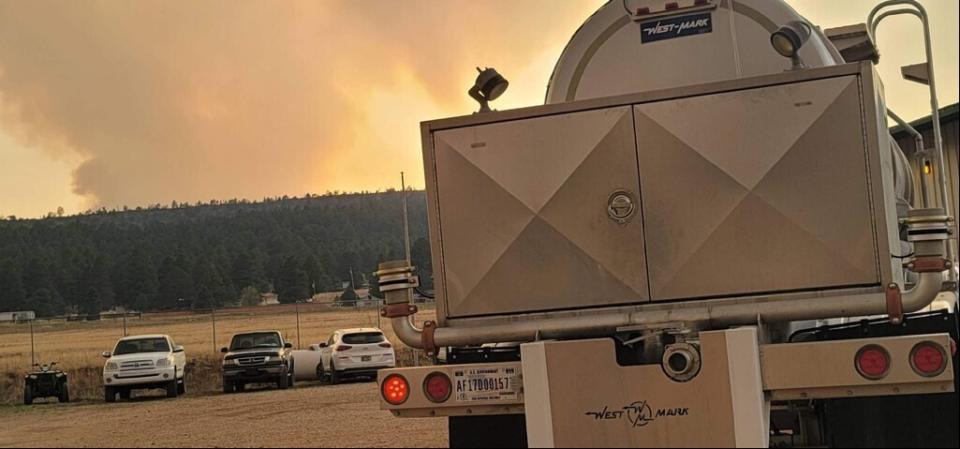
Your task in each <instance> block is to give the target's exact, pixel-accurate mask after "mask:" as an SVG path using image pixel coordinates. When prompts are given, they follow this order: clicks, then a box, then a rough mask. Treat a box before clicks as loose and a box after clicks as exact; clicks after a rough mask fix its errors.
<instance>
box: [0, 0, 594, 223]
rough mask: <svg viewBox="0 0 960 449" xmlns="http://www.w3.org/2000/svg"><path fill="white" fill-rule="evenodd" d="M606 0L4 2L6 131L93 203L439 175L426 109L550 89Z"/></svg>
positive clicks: (524, 100) (533, 98) (0, 117)
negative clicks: (426, 147) (483, 88)
mask: <svg viewBox="0 0 960 449" xmlns="http://www.w3.org/2000/svg"><path fill="white" fill-rule="evenodd" d="M600 3H602V2H601V1H599V0H564V1H561V2H558V1H555V0H524V1H515V0H484V1H474V0H458V1H451V0H402V1H391V0H380V1H372V0H342V1H333V0H329V1H282V2H277V1H267V0H263V1H249V0H240V1H227V0H203V1H197V2H171V1H165V0H162V1H161V0H138V1H135V2H134V1H83V2H78V1H70V0H60V1H47V0H31V1H16V0H0V127H2V128H3V131H4V132H5V133H7V134H9V135H12V136H14V137H15V139H16V140H17V142H19V143H20V144H22V145H26V146H29V147H30V148H33V149H35V150H36V151H44V152H47V153H48V154H49V155H50V156H51V157H57V156H58V155H59V156H63V155H70V156H71V157H75V156H79V160H82V161H83V162H82V163H80V164H79V166H77V167H76V170H75V171H74V175H73V176H74V179H73V189H74V192H75V193H76V194H78V195H81V196H83V197H85V198H87V199H88V200H89V203H90V205H91V206H93V207H99V206H105V207H117V206H120V205H140V204H152V203H163V204H166V203H168V202H169V201H171V200H177V201H197V200H210V199H227V198H237V197H239V198H252V199H257V198H261V197H263V196H277V195H285V194H289V195H299V194H303V193H305V192H323V191H327V190H376V189H383V188H386V187H390V186H395V185H396V184H397V183H398V181H399V180H398V179H397V178H398V173H397V172H399V171H400V170H406V171H407V172H410V173H412V175H411V178H412V181H413V183H414V184H415V185H420V186H422V174H421V173H422V166H421V162H420V161H421V159H420V148H419V127H418V122H419V121H421V120H425V119H430V118H436V117H439V116H444V115H461V114H465V113H469V112H470V111H471V110H472V109H473V108H474V105H473V104H472V101H471V100H469V99H468V98H467V97H466V95H465V91H466V89H467V88H468V87H469V86H470V84H472V82H473V78H474V77H475V75H476V72H475V70H474V67H475V66H477V65H484V66H485V65H489V66H494V67H497V68H498V69H499V70H500V71H501V72H502V73H504V74H505V75H506V76H507V77H508V78H510V80H511V81H512V82H513V84H512V86H511V91H510V92H508V93H507V95H506V96H505V97H504V99H505V100H504V101H505V102H506V103H502V104H498V105H497V106H498V107H504V105H508V106H509V105H529V104H533V103H537V102H539V101H542V98H543V93H544V89H545V87H546V81H547V78H546V77H547V76H548V75H549V72H550V69H552V64H553V62H554V61H555V58H556V56H557V55H558V52H559V50H560V49H562V47H563V45H564V44H565V43H566V42H567V40H568V39H569V37H570V36H571V35H572V33H573V32H574V31H575V30H576V27H577V26H578V25H579V24H580V23H581V22H582V21H583V20H584V19H586V17H587V15H588V14H589V13H590V12H592V11H593V10H594V9H596V8H597V7H598V6H599V5H600ZM531 18H534V20H531ZM511 101H512V102H513V103H510V102H511ZM418 183H419V184H418ZM52 206H53V205H51V207H52Z"/></svg>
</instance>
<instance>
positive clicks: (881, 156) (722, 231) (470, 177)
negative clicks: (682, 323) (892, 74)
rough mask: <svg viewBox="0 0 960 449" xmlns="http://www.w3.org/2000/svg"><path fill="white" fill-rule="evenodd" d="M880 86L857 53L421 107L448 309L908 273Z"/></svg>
mask: <svg viewBox="0 0 960 449" xmlns="http://www.w3.org/2000/svg"><path fill="white" fill-rule="evenodd" d="M881 89H882V87H881V86H880V84H879V81H878V78H877V76H876V74H875V73H874V71H873V68H872V66H871V65H869V64H867V63H863V64H850V65H845V66H837V67H828V68H823V69H811V70H804V71H800V72H787V73H783V74H778V75H773V76H763V77H757V78H751V79H744V80H736V81H728V82H720V83H714V84H708V85H699V86H693V87H687V88H679V89H670V90H664V91H657V92H648V93H639V94H634V95H628V96H621V97H613V98H605V99H599V100H589V101H583V102H575V103H566V104H559V105H548V106H540V107H533V108H527V109H520V110H514V111H504V112H495V113H489V114H477V115H472V116H467V117H460V118H452V119H444V120H438V121H432V122H426V123H424V124H423V125H422V135H423V143H424V163H425V172H426V179H427V192H428V199H429V205H428V207H429V211H430V232H431V240H432V245H433V257H434V261H433V264H434V267H435V281H436V285H437V298H438V304H439V306H438V307H439V310H438V317H439V319H440V321H441V325H447V326H449V325H455V323H456V322H457V321H459V320H463V321H469V320H472V319H480V318H482V319H484V320H490V319H496V317H502V318H507V319H517V316H516V315H523V314H528V313H537V314H544V313H546V314H550V313H555V312H561V311H570V310H582V309H598V308H612V307H626V306H629V307H635V306H638V305H644V304H661V305H662V304H664V303H667V302H688V301H710V300H714V299H722V298H728V299H729V298H741V297H743V298H749V297H751V296H761V295H762V296H764V297H766V298H773V299H774V300H776V299H777V298H778V296H782V300H785V301H786V300H789V298H791V297H795V295H796V294H797V293H803V292H829V291H832V290H849V289H862V290H868V291H881V290H880V289H881V287H882V286H884V285H886V284H887V283H889V282H899V283H902V279H901V278H902V273H901V272H900V270H899V269H897V268H896V263H897V261H896V260H895V259H893V258H892V257H891V249H890V248H891V247H893V248H897V246H896V245H897V242H898V241H899V238H898V235H899V233H898V224H897V218H896V208H895V202H894V199H893V176H892V168H891V167H892V166H891V160H890V151H889V148H890V147H889V135H888V134H887V131H886V119H885V107H884V105H883V102H882V101H883V100H882V98H883V95H882V92H881ZM824 294H827V293H824Z"/></svg>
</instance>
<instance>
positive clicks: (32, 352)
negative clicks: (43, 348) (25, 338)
mask: <svg viewBox="0 0 960 449" xmlns="http://www.w3.org/2000/svg"><path fill="white" fill-rule="evenodd" d="M36 364H37V356H36V351H35V349H34V345H33V320H30V367H31V369H32V368H33V365H36Z"/></svg>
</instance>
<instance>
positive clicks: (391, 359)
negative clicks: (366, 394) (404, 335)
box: [334, 354, 397, 375]
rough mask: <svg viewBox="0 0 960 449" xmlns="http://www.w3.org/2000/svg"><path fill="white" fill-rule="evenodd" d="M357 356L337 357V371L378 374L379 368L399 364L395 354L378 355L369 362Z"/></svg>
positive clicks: (335, 362) (393, 366)
mask: <svg viewBox="0 0 960 449" xmlns="http://www.w3.org/2000/svg"><path fill="white" fill-rule="evenodd" d="M357 358H358V357H343V358H340V357H337V358H336V359H335V360H334V365H335V366H336V367H337V372H339V373H343V374H354V373H366V374H371V375H376V374H377V371H379V370H382V369H388V368H395V367H396V366H397V359H396V356H395V355H393V354H390V355H383V356H380V355H377V356H374V358H372V359H371V360H370V361H367V362H364V361H361V360H357Z"/></svg>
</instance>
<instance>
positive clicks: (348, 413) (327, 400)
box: [0, 383, 447, 447]
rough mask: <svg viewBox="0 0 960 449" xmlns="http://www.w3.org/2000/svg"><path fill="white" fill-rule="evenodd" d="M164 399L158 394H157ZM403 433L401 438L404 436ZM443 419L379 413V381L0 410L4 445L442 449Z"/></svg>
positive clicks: (1, 444) (444, 436) (0, 436)
mask: <svg viewBox="0 0 960 449" xmlns="http://www.w3.org/2000/svg"><path fill="white" fill-rule="evenodd" d="M158 394H159V393H154V395H158ZM401 431H402V432H401ZM446 444H447V430H446V420H443V419H423V420H420V419H405V420H403V425H402V426H400V425H398V421H397V420H396V419H395V418H393V417H392V415H390V413H387V412H384V411H381V410H380V409H379V403H378V401H377V385H376V383H355V384H347V385H338V386H318V385H298V386H297V388H296V389H293V390H287V391H275V390H264V391H252V392H247V393H242V394H235V395H211V396H200V397H189V396H188V397H183V398H179V399H175V400H166V399H160V398H158V397H156V396H154V397H150V398H142V399H134V400H133V401H130V402H121V403H117V404H111V405H107V404H103V403H94V402H90V403H81V404H69V405H65V406H61V405H58V404H56V403H55V402H54V403H51V404H40V405H35V406H33V407H6V408H0V447H63V446H67V447H154V446H159V447H276V446H287V447H389V446H398V447H445V446H446Z"/></svg>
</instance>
